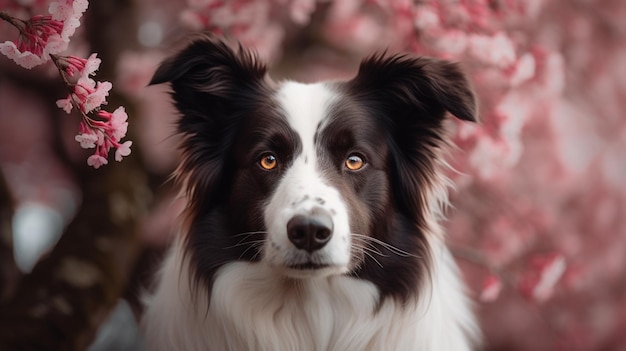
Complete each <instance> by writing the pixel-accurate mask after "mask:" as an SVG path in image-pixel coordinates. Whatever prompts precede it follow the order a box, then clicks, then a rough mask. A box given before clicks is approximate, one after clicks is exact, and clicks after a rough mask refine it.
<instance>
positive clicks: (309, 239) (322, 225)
mask: <svg viewBox="0 0 626 351" xmlns="http://www.w3.org/2000/svg"><path fill="white" fill-rule="evenodd" d="M332 236H333V220H332V219H331V218H330V216H329V215H328V214H326V213H316V214H311V215H297V216H294V217H293V218H292V219H290V220H289V222H287V237H289V240H290V241H291V242H292V243H293V244H294V245H295V246H296V247H297V248H298V249H301V250H306V251H308V252H313V251H315V250H319V249H321V248H322V247H324V245H326V243H328V242H329V241H330V239H331V237H332Z"/></svg>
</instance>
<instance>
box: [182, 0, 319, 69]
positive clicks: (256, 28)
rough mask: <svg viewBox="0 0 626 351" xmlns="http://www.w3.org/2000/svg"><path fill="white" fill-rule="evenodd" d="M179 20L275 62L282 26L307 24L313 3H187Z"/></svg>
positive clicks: (293, 0)
mask: <svg viewBox="0 0 626 351" xmlns="http://www.w3.org/2000/svg"><path fill="white" fill-rule="evenodd" d="M187 2H188V4H189V8H188V9H186V10H185V11H183V12H182V13H181V16H180V17H181V20H182V21H183V23H184V24H186V25H187V26H188V27H191V28H193V29H195V30H200V29H208V30H211V31H213V32H216V33H218V34H222V33H223V34H228V35H232V36H234V37H237V39H238V40H239V41H241V42H242V43H243V44H244V45H246V46H247V47H252V48H255V49H256V50H257V52H258V53H259V55H260V56H261V57H263V58H264V59H275V58H276V57H277V55H278V54H279V52H280V46H281V44H282V41H283V39H284V38H285V37H286V32H285V25H286V23H292V24H294V23H295V24H297V25H300V26H302V25H306V24H308V23H309V21H310V18H311V14H312V13H313V11H314V10H315V8H316V0H278V1H255V0H226V1H225V0H188V1H187Z"/></svg>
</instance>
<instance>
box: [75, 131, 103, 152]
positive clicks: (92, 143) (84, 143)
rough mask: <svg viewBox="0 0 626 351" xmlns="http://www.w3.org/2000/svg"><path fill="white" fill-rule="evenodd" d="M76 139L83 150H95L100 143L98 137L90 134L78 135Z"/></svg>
mask: <svg viewBox="0 0 626 351" xmlns="http://www.w3.org/2000/svg"><path fill="white" fill-rule="evenodd" d="M74 139H75V140H76V141H78V142H79V143H80V147H82V148H83V149H93V148H95V147H96V143H98V142H99V137H98V135H96V134H89V133H83V134H78V135H77V136H75V137H74Z"/></svg>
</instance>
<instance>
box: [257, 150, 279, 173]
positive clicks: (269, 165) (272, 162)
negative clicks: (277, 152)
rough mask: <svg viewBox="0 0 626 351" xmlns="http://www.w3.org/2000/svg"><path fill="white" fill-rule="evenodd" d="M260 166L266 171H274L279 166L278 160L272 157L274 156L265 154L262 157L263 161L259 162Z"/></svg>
mask: <svg viewBox="0 0 626 351" xmlns="http://www.w3.org/2000/svg"><path fill="white" fill-rule="evenodd" d="M259 165H260V166H261V167H262V168H263V169H265V170H268V171H269V170H272V169H274V168H276V166H277V165H278V160H277V159H276V156H274V155H272V154H269V153H268V154H264V155H263V156H261V160H260V161H259Z"/></svg>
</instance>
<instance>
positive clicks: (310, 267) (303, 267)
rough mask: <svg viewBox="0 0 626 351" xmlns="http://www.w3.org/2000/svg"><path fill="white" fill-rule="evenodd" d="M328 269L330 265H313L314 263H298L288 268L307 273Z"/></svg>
mask: <svg viewBox="0 0 626 351" xmlns="http://www.w3.org/2000/svg"><path fill="white" fill-rule="evenodd" d="M328 267H330V265H328V264H322V263H313V262H306V263H296V264H292V265H289V266H288V268H289V269H294V270H300V271H306V270H313V271H314V270H318V269H324V268H328Z"/></svg>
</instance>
